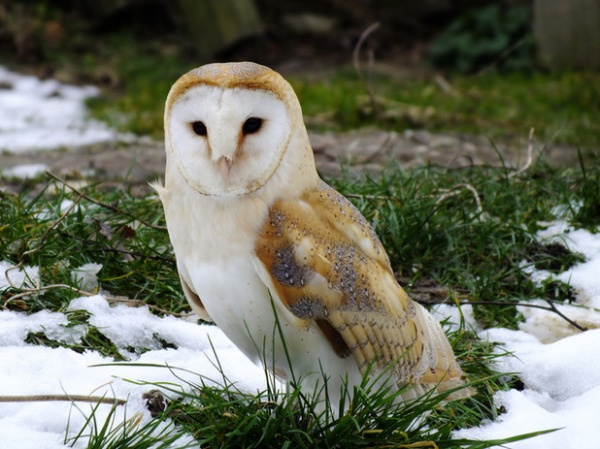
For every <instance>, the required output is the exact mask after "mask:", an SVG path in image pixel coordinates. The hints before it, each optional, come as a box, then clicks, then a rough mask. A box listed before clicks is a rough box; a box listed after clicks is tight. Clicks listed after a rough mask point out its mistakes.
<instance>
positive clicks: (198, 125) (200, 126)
mask: <svg viewBox="0 0 600 449" xmlns="http://www.w3.org/2000/svg"><path fill="white" fill-rule="evenodd" d="M192 129H193V130H194V132H195V133H196V134H198V135H199V136H206V134H207V131H206V125H205V124H204V123H202V122H201V121H199V120H198V121H196V122H192Z"/></svg>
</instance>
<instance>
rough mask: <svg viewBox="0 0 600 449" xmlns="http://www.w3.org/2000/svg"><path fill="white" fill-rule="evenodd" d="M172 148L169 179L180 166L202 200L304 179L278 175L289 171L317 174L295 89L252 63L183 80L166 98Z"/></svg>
mask: <svg viewBox="0 0 600 449" xmlns="http://www.w3.org/2000/svg"><path fill="white" fill-rule="evenodd" d="M165 144H166V151H167V174H166V176H167V178H168V177H169V176H170V173H169V167H171V169H172V168H174V167H176V168H177V170H178V172H179V173H178V174H179V175H180V176H181V177H183V179H184V180H185V182H186V183H187V184H188V185H189V186H190V187H192V188H193V189H194V190H196V191H198V192H200V193H201V194H203V195H212V196H235V195H243V194H247V193H251V192H254V191H256V190H258V189H260V188H261V187H262V186H264V185H265V184H266V183H268V182H269V181H270V180H271V178H273V177H274V176H275V173H276V172H278V176H279V177H281V176H284V177H285V176H301V175H302V173H295V174H294V173H279V172H281V171H282V167H281V166H282V165H284V166H286V165H287V166H289V169H294V168H293V167H294V166H295V170H296V171H298V170H299V169H300V171H306V170H308V171H309V172H310V171H311V170H312V171H313V172H314V158H313V156H312V151H311V150H310V144H309V142H308V138H307V134H306V129H305V127H304V124H303V120H302V111H301V108H300V104H299V102H298V99H297V98H296V95H295V93H294V91H293V89H292V87H291V86H290V84H289V83H288V82H287V81H286V80H285V79H284V78H283V77H282V76H281V75H279V74H278V73H276V72H274V71H273V70H271V69H269V68H267V67H264V66H261V65H258V64H254V63H250V62H240V63H228V64H208V65H205V66H202V67H199V68H197V69H194V70H192V71H190V72H188V73H186V74H185V75H183V76H182V77H181V78H179V80H177V82H176V83H175V84H174V85H173V87H172V88H171V91H170V92H169V96H168V97H167V103H166V107H165ZM307 152H308V153H309V154H308V155H307ZM311 165H312V168H311ZM286 170H287V169H286ZM286 170H284V171H286ZM172 176H175V175H172ZM167 182H168V179H167Z"/></svg>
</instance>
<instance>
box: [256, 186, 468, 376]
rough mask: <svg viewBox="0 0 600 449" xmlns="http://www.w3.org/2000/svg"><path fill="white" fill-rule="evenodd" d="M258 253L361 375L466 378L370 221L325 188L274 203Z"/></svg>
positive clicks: (299, 310) (285, 298)
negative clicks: (383, 372)
mask: <svg viewBox="0 0 600 449" xmlns="http://www.w3.org/2000/svg"><path fill="white" fill-rule="evenodd" d="M256 254H257V256H258V258H259V259H260V261H261V263H262V264H263V265H264V267H265V268H266V270H267V272H268V273H269V274H270V276H271V278H272V279H271V280H272V285H273V286H274V288H275V290H276V296H277V297H278V298H279V299H280V300H281V301H282V302H283V303H284V304H285V305H286V306H287V307H288V308H289V310H290V311H291V312H292V313H293V314H294V315H295V316H296V317H298V318H299V319H301V320H303V322H304V323H305V325H307V326H308V325H310V324H311V322H315V323H316V325H317V326H319V328H320V329H321V331H323V334H324V335H325V337H326V338H327V339H328V341H329V342H330V344H331V345H332V347H333V348H334V350H335V351H336V353H337V354H338V356H340V357H347V356H349V355H350V354H352V355H353V356H354V358H355V359H356V362H357V364H358V366H359V368H360V370H361V371H363V372H364V370H365V368H366V367H367V365H368V364H369V363H371V362H373V361H374V362H375V365H376V366H377V367H387V366H389V365H390V364H393V363H395V362H398V363H396V364H395V374H396V376H397V379H398V381H399V382H400V383H404V382H410V383H428V384H436V383H438V382H440V381H442V379H444V378H445V379H444V380H447V379H449V378H451V377H452V378H455V377H459V378H460V375H461V371H460V368H458V365H457V364H456V361H455V360H454V354H453V352H452V349H451V348H450V345H449V344H448V342H447V340H446V337H445V335H444V334H443V331H442V330H441V328H440V327H439V325H438V324H437V322H435V320H434V319H433V317H431V316H430V315H429V314H428V313H427V312H426V311H425V310H424V309H423V308H422V307H421V306H420V305H419V304H417V303H415V302H413V301H412V300H411V299H410V298H408V296H407V295H406V293H405V292H404V290H403V289H402V288H401V287H400V286H399V285H398V284H397V282H396V280H395V278H394V275H393V272H392V270H391V267H390V264H389V260H388V258H387V255H386V253H385V251H384V249H383V247H382V245H381V243H380V242H379V239H378V238H377V236H376V235H375V233H374V232H373V230H372V228H371V226H370V225H369V223H368V222H367V221H366V220H365V219H364V217H363V216H362V215H361V214H360V213H359V212H358V211H357V210H356V209H355V208H354V206H353V205H352V204H351V203H350V202H349V201H348V200H347V199H346V198H344V197H343V196H342V195H340V194H339V193H338V192H336V191H335V190H333V189H331V188H330V187H329V186H327V185H326V184H325V183H322V184H321V185H320V186H319V188H317V189H314V190H310V191H307V192H305V193H304V194H303V195H302V196H301V197H300V199H298V200H293V201H284V200H280V201H277V202H275V204H273V206H272V207H271V209H270V213H269V217H268V219H267V221H266V223H265V225H264V227H263V229H262V232H261V235H260V237H259V239H258V241H257V245H256Z"/></svg>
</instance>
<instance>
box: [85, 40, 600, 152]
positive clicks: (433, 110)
mask: <svg viewBox="0 0 600 449" xmlns="http://www.w3.org/2000/svg"><path fill="white" fill-rule="evenodd" d="M115 45H119V46H120V47H121V49H120V51H118V52H115V55H116V56H115V55H113V56H112V57H111V58H109V59H111V60H113V65H114V67H116V70H117V71H118V73H119V79H120V80H122V86H121V87H119V88H118V89H109V90H107V91H106V92H105V96H103V97H100V98H96V99H91V100H89V106H90V108H91V111H92V114H93V115H94V116H95V117H96V118H99V119H101V120H104V121H106V122H108V123H109V124H111V125H112V126H115V127H118V128H120V129H122V130H125V131H131V132H134V133H138V134H144V135H151V136H153V137H155V138H158V139H160V138H162V116H163V111H164V99H165V98H166V95H167V93H168V91H169V89H170V87H171V84H172V83H173V82H175V80H176V79H177V78H178V77H179V76H180V75H181V74H183V73H184V72H186V71H187V70H189V69H191V68H193V67H194V66H195V65H197V64H195V62H194V61H193V60H189V59H186V58H184V57H182V56H181V55H178V54H177V53H171V52H169V51H168V50H165V49H164V48H161V47H156V48H155V47H154V46H152V45H150V44H148V45H147V46H146V47H143V48H142V50H141V51H140V49H139V48H137V47H136V45H138V46H139V44H136V45H134V44H132V43H128V41H127V40H124V41H123V40H116V41H115ZM134 55H135V57H133V56H134ZM156 55H159V56H160V58H157V57H156ZM90 59H91V61H90V62H89V64H90V65H91V66H93V65H94V64H95V63H98V62H99V61H98V60H96V59H94V57H91V56H90ZM287 77H288V79H289V80H290V82H291V83H292V85H293V87H294V88H295V90H296V92H297V94H298V97H299V98H300V102H301V104H302V107H303V109H304V112H305V117H306V122H307V124H308V126H309V128H311V129H314V130H331V129H333V130H351V129H356V128H360V127H365V126H377V127H379V128H384V129H389V130H395V131H404V130H406V129H421V128H424V129H427V130H428V131H434V132H451V133H470V134H477V135H481V134H485V135H487V136H489V137H491V138H492V139H512V138H515V137H517V136H524V135H527V134H528V132H529V130H530V129H531V128H535V130H536V136H537V137H538V138H539V139H540V140H541V141H544V142H548V143H562V144H568V145H572V146H579V147H581V148H593V149H597V147H598V142H599V141H600V131H599V130H598V127H597V126H596V124H597V123H598V122H600V75H598V74H597V73H592V72H589V73H581V72H552V73H546V72H532V73H521V72H513V73H499V72H488V73H484V74H482V75H477V76H475V75H472V76H464V75H449V77H448V80H447V81H448V82H449V84H450V86H451V87H450V90H448V89H447V88H446V89H442V88H441V87H440V84H439V83H438V82H437V81H436V78H435V77H434V76H433V75H426V76H423V77H417V78H414V77H413V78H404V77H396V76H391V75H389V74H382V73H379V74H378V73H375V74H373V75H372V76H371V77H370V79H371V81H370V89H371V90H372V91H373V93H374V97H373V98H374V101H371V99H370V98H369V96H368V95H367V91H366V88H365V85H364V84H363V83H362V82H361V81H360V79H359V77H358V76H357V75H356V73H355V72H354V71H351V70H349V69H337V70H335V71H334V72H333V73H327V74H326V75H324V76H323V75H321V76H317V75H309V74H301V73H299V74H290V75H288V76H287Z"/></svg>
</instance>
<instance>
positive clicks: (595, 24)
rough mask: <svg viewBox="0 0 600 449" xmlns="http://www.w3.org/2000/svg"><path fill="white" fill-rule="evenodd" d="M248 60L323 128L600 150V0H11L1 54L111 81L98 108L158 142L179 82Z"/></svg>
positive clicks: (52, 74)
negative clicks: (192, 72) (267, 70)
mask: <svg viewBox="0 0 600 449" xmlns="http://www.w3.org/2000/svg"><path fill="white" fill-rule="evenodd" d="M237 60H253V61H256V62H259V63H262V64H266V65H269V66H271V67H273V68H274V69H276V70H278V71H280V72H282V73H283V74H284V76H286V77H287V78H288V79H289V80H290V81H291V83H292V85H293V86H294V88H295V89H296V91H297V93H298V95H299V97H300V101H301V103H302V105H303V109H304V112H305V115H306V122H307V125H308V126H309V128H310V129H312V130H316V131H326V130H330V131H335V132H341V131H347V130H352V129H356V128H364V127H376V128H377V129H383V130H392V131H397V132H406V131H407V130H427V131H428V132H438V133H439V132H448V133H450V132H451V133H459V134H461V135H483V136H486V137H489V138H492V139H497V140H498V141H503V140H505V139H509V140H510V139H513V138H518V139H525V140H526V139H527V136H528V135H529V131H530V129H531V128H535V136H536V138H537V139H538V140H539V141H540V142H542V144H543V145H558V146H560V145H565V146H568V147H569V148H577V149H578V150H581V151H583V152H585V153H586V154H594V155H595V152H596V150H597V148H598V142H599V136H600V125H599V123H600V76H599V69H600V1H599V0H506V1H497V0H496V1H482V0H420V1H418V2H403V1H399V0H319V1H317V0H291V1H285V2H283V1H280V0H277V1H276V0H201V1H199V0H178V1H171V0H104V1H101V2H92V1H82V0H2V1H1V2H0V65H3V66H5V67H7V68H9V69H11V70H16V71H20V72H24V73H29V74H35V75H36V76H38V77H40V78H42V79H46V78H55V79H57V80H59V81H61V82H65V83H72V84H94V85H97V86H100V87H101V88H102V92H103V94H102V95H101V96H100V97H98V98H93V99H90V100H89V101H88V106H89V108H90V109H91V111H92V114H93V115H94V116H95V118H98V119H101V120H103V121H105V122H107V123H108V124H109V125H110V126H113V127H116V128H118V129H120V130H123V131H127V132H133V133H136V134H140V135H149V136H151V137H153V138H156V139H161V138H162V112H163V109H162V108H163V104H164V99H165V98H166V94H167V92H168V90H169V88H170V86H171V84H172V83H173V82H174V81H175V80H176V79H177V78H178V77H179V76H180V75H181V74H182V73H184V72H185V71H187V70H189V69H191V68H193V67H196V66H199V65H201V64H204V63H207V62H212V61H237ZM0 87H1V86H0ZM573 154H574V153H573Z"/></svg>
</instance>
